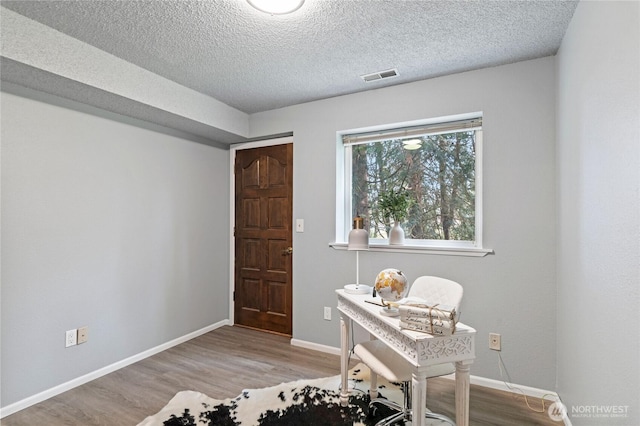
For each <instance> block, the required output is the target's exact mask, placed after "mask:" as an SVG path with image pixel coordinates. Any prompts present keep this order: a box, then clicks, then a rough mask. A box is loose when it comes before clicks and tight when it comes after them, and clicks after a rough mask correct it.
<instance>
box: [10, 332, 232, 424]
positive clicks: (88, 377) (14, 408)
mask: <svg viewBox="0 0 640 426" xmlns="http://www.w3.org/2000/svg"><path fill="white" fill-rule="evenodd" d="M225 325H229V320H223V321H219V322H217V323H215V324H212V325H209V326H207V327H204V328H201V329H200V330H196V331H194V332H191V333H189V334H185V335H184V336H182V337H178V338H177V339H173V340H171V341H169V342H166V343H163V344H161V345H159V346H156V347H155V348H151V349H148V350H146V351H144V352H141V353H139V354H137V355H133V356H131V357H129V358H126V359H123V360H122V361H118V362H116V363H113V364H111V365H108V366H106V367H103V368H100V369H98V370H96V371H93V372H91V373H88V374H85V375H84V376H80V377H77V378H75V379H73V380H69V381H68V382H66V383H62V384H60V385H58V386H55V387H53V388H51V389H47V390H45V391H42V392H40V393H37V394H35V395H33V396H30V397H28V398H25V399H23V400H20V401H18V402H15V403H13V404H11V405H7V406H6V407H2V408H0V419H2V418H4V417H7V416H9V415H11V414H13V413H16V412H18V411H20V410H24V409H25V408H27V407H30V406H32V405H35V404H37V403H39V402H42V401H44V400H46V399H49V398H52V397H54V396H56V395H59V394H61V393H63V392H66V391H68V390H71V389H73V388H75V387H78V386H80V385H83V384H85V383H88V382H90V381H92V380H95V379H97V378H99V377H102V376H104V375H107V374H109V373H112V372H114V371H116V370H119V369H121V368H123V367H126V366H128V365H131V364H133V363H135V362H138V361H141V360H143V359H145V358H148V357H150V356H152V355H155V354H157V353H159V352H162V351H164V350H167V349H169V348H172V347H174V346H176V345H179V344H180V343H184V342H186V341H188V340H191V339H193V338H195V337H198V336H200V335H202V334H205V333H208V332H210V331H213V330H215V329H216V328H220V327H222V326H225Z"/></svg>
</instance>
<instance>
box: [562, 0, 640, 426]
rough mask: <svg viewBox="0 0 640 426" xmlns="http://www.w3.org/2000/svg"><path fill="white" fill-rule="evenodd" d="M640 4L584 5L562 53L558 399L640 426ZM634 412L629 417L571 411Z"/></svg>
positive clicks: (590, 418)
mask: <svg viewBox="0 0 640 426" xmlns="http://www.w3.org/2000/svg"><path fill="white" fill-rule="evenodd" d="M639 27H640V3H638V2H584V1H583V2H580V4H579V5H578V8H577V9H576V12H575V14H574V17H573V20H572V21H571V25H570V26H569V29H568V31H567V33H566V35H565V38H564V40H563V43H562V47H561V49H560V52H559V54H558V60H557V63H558V109H557V111H558V134H557V143H558V151H557V152H558V160H559V161H558V188H559V191H558V212H559V213H558V218H559V222H558V223H559V236H560V238H559V246H558V247H559V253H558V259H559V261H558V392H559V393H560V396H561V397H562V398H563V400H564V402H565V404H566V405H567V408H568V410H569V417H570V418H571V419H572V421H573V424H574V425H602V424H607V425H638V424H640V396H639V395H640V368H639V363H640V362H639V361H640V289H639V286H640V32H639ZM589 406H596V407H600V408H601V409H607V407H611V406H628V409H627V412H626V413H624V416H623V417H619V418H611V417H610V418H604V417H598V416H596V415H589V414H587V413H579V414H580V415H577V414H573V410H583V411H584V409H585V407H587V408H588V407H589Z"/></svg>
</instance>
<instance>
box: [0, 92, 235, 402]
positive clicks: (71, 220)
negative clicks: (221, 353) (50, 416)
mask: <svg viewBox="0 0 640 426" xmlns="http://www.w3.org/2000/svg"><path fill="white" fill-rule="evenodd" d="M1 101H2V133H1V137H2V139H1V141H2V164H1V171H2V177H1V183H2V211H1V220H2V223H1V225H2V247H1V248H2V287H1V290H2V318H1V319H2V329H1V336H2V345H1V351H2V352H1V359H2V389H1V394H2V406H3V407H4V406H7V405H9V404H12V403H14V402H16V401H19V400H22V399H24V398H26V397H29V396H32V395H34V394H36V393H38V392H42V391H45V390H48V389H50V388H52V387H54V386H57V385H60V384H62V383H65V382H67V381H69V380H72V379H75V378H77V377H79V376H82V375H84V374H87V373H90V372H93V371H95V370H98V369H100V368H102V367H105V366H108V365H111V364H113V363H115V362H118V361H121V360H123V359H125V358H127V357H130V356H133V355H137V354H139V353H141V352H143V351H145V350H147V349H150V348H153V347H156V346H158V345H160V344H163V343H166V342H168V341H170V340H172V339H175V338H179V337H181V336H184V335H185V334H188V333H190V332H193V331H195V330H198V329H201V328H203V327H206V326H209V325H211V324H214V323H216V322H218V321H221V320H224V319H226V318H228V294H229V293H228V285H227V283H228V275H229V267H228V264H229V260H228V259H229V244H228V235H229V232H228V223H229V213H228V206H227V202H226V200H228V197H229V195H228V194H229V185H228V173H229V165H228V158H229V154H228V151H224V150H220V149H216V148H212V147H208V146H205V145H200V144H196V143H193V142H188V141H185V140H182V139H179V138H176V137H172V136H167V135H163V134H160V133H155V132H152V131H149V130H145V129H142V128H138V127H134V126H131V125H127V124H123V123H119V122H116V121H111V120H108V119H105V118H101V117H97V116H94V115H88V114H84V113H81V112H77V111H73V110H70V109H66V108H62V107H59V106H55V105H53V104H48V103H43V102H39V101H35V100H32V99H28V98H24V97H20V96H15V95H13V94H9V93H4V92H3V93H2V99H1ZM221 199H222V200H224V202H222V203H220V200H221ZM85 325H86V326H88V327H89V341H88V343H86V344H83V345H79V346H74V347H71V348H65V347H64V336H65V330H69V329H73V328H77V327H81V326H85Z"/></svg>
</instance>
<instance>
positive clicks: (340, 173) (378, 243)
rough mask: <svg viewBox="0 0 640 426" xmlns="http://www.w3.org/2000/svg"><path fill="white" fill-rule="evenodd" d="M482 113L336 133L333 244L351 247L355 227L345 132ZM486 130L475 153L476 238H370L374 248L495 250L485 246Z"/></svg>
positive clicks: (461, 117) (417, 123) (438, 251)
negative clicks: (402, 241) (400, 242)
mask: <svg viewBox="0 0 640 426" xmlns="http://www.w3.org/2000/svg"><path fill="white" fill-rule="evenodd" d="M481 117H482V113H481V112H476V113H469V114H460V115H455V116H447V117H438V118H433V119H427V120H417V121H411V122H404V123H393V124H387V125H383V126H374V127H367V128H359V129H349V130H343V131H339V132H337V133H336V151H337V158H336V160H337V161H336V234H335V242H333V243H331V244H330V246H331V247H333V248H335V249H338V250H346V249H347V236H348V234H349V231H350V230H351V223H352V218H351V211H352V209H351V157H350V153H351V150H350V149H345V145H344V143H343V138H344V136H345V135H352V134H361V133H372V132H385V131H390V130H393V129H401V128H405V127H415V126H430V125H434V124H445V123H448V122H454V121H461V120H469V119H474V118H481ZM482 133H483V132H482V130H477V131H476V141H475V144H476V156H475V179H476V180H475V192H476V196H475V206H476V207H475V210H476V211H475V241H453V240H412V239H406V240H405V244H403V245H393V246H391V245H389V242H388V240H386V239H374V238H372V239H370V240H369V250H370V251H382V252H399V253H423V254H444V255H460V256H486V255H487V254H490V253H493V250H491V249H487V248H485V247H483V243H482V241H483V240H482V237H483V232H482V231H483V230H482V224H483V221H482V211H483V204H482V193H483V187H482V164H483V159H482V151H483V149H482V145H483V141H482V139H483V136H482Z"/></svg>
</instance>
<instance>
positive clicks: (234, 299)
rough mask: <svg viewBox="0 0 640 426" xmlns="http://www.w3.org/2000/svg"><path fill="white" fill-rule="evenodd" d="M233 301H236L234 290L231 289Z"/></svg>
mask: <svg viewBox="0 0 640 426" xmlns="http://www.w3.org/2000/svg"><path fill="white" fill-rule="evenodd" d="M233 301H234V302H235V301H236V291H235V290H233Z"/></svg>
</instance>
